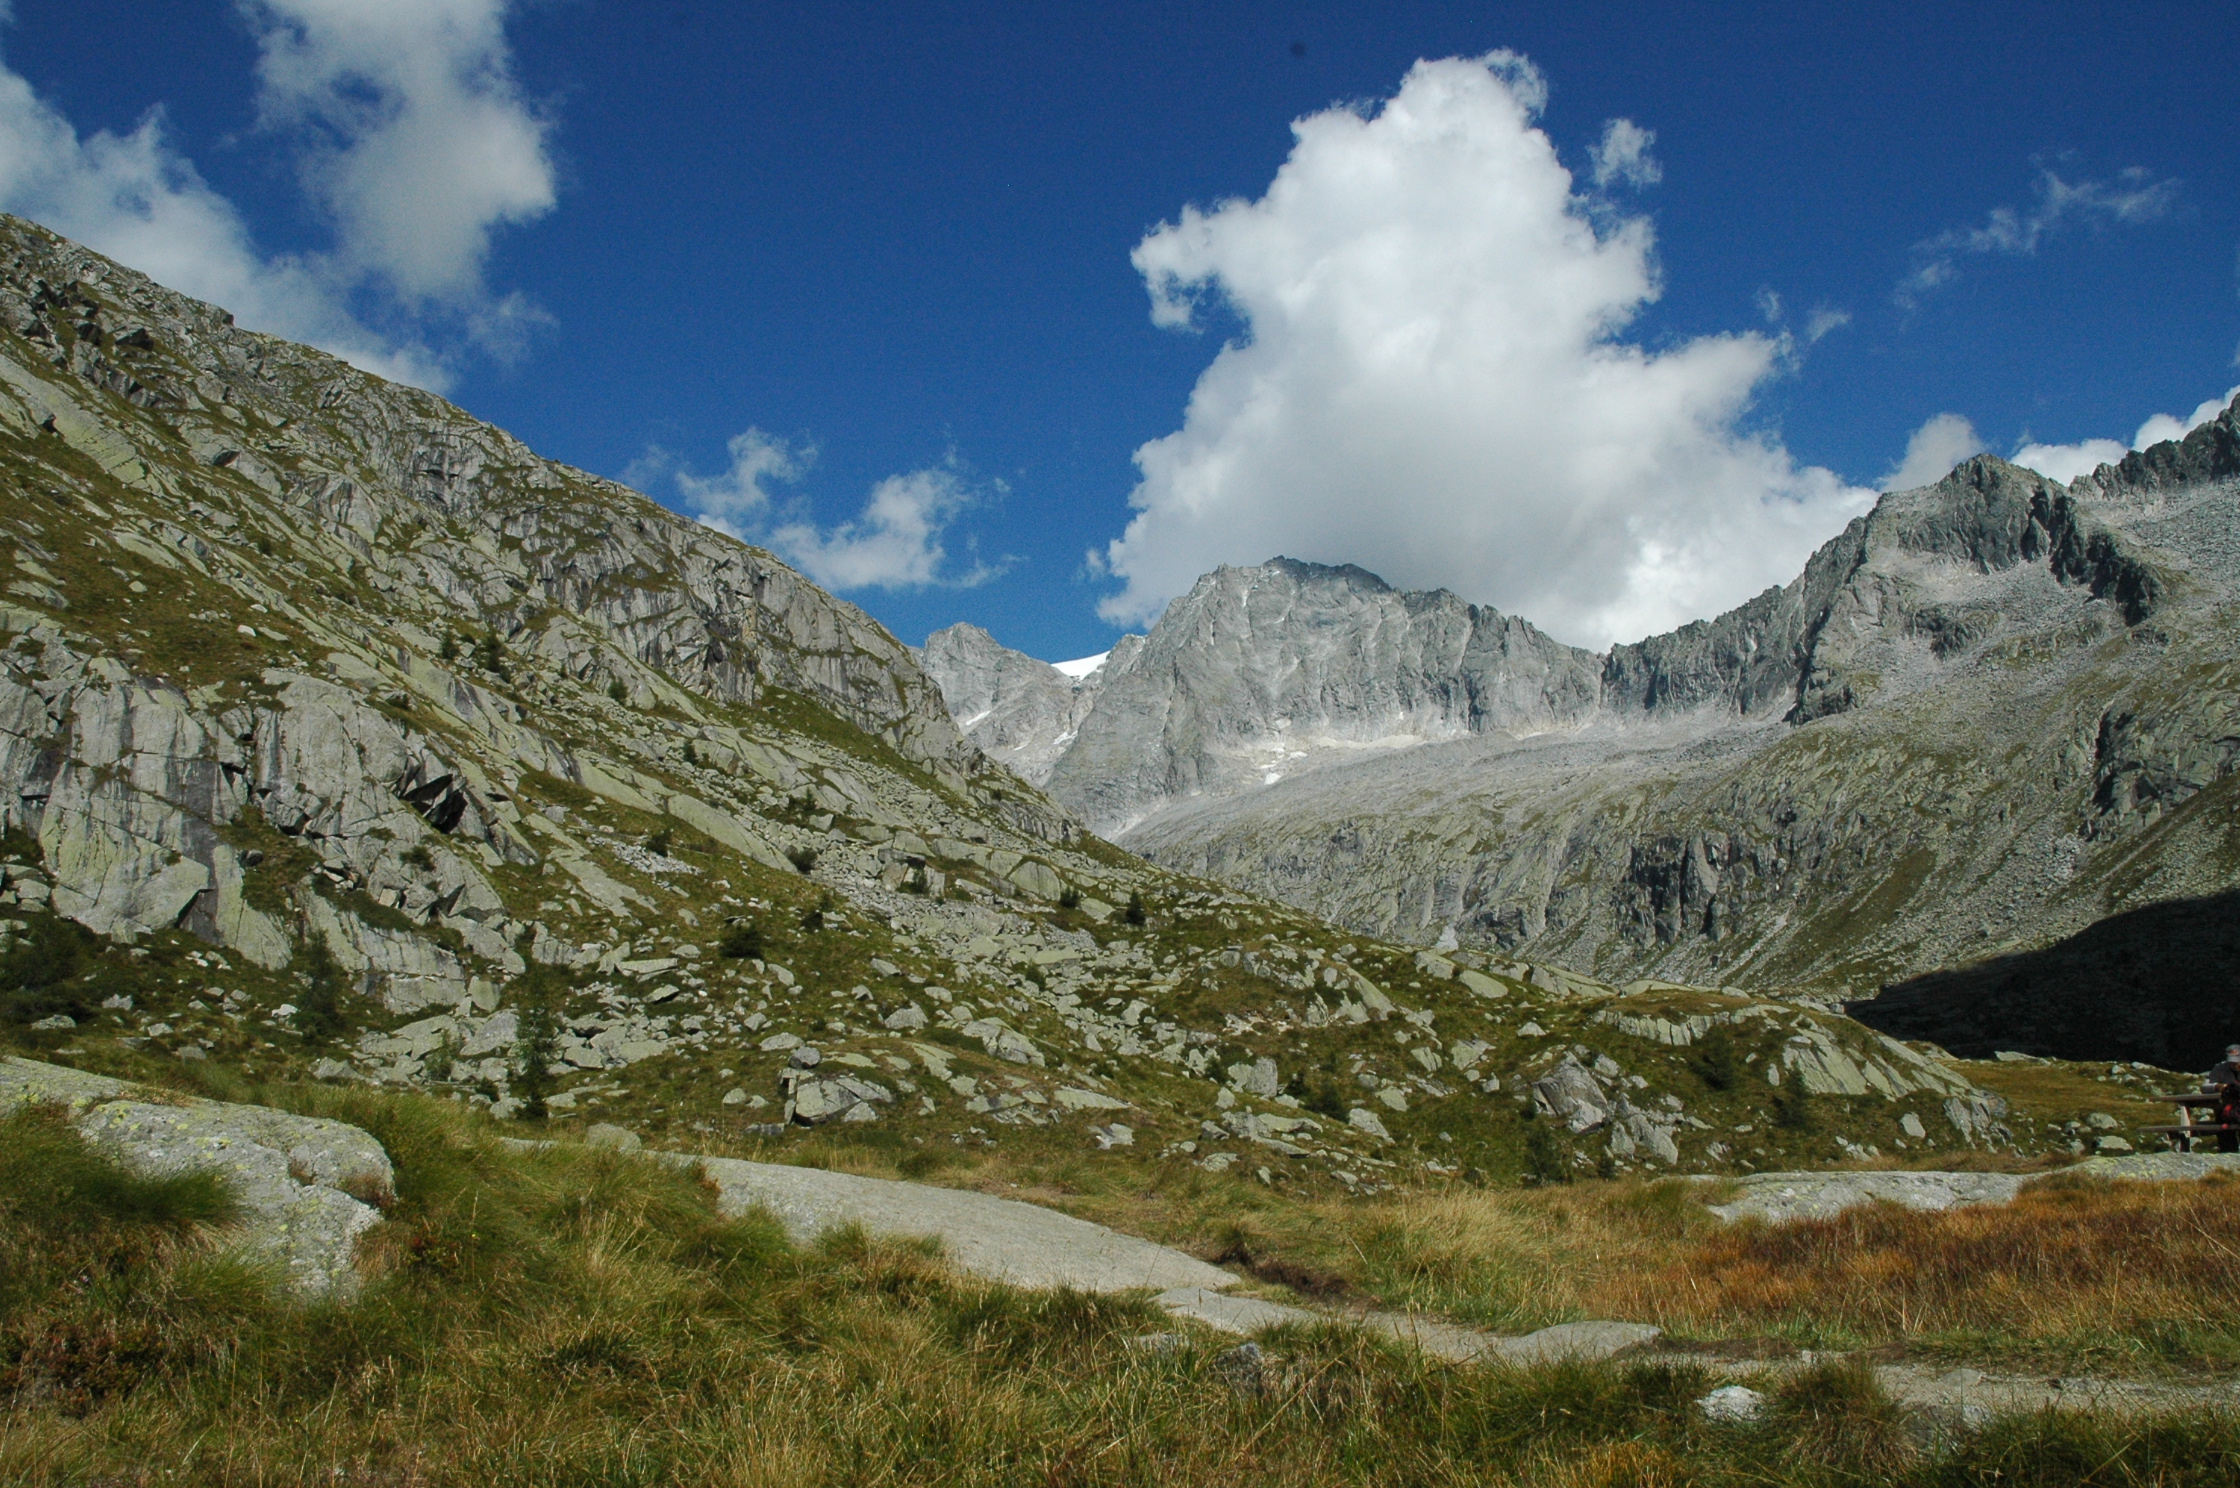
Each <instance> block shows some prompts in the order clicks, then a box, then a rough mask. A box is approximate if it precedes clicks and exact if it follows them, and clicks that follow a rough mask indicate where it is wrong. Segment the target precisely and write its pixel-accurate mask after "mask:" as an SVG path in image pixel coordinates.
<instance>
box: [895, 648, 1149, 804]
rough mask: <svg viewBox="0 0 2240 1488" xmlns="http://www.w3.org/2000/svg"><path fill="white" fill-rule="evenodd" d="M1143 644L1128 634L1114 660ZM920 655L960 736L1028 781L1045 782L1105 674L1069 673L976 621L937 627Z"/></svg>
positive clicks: (1093, 700) (1036, 783) (1077, 726)
mask: <svg viewBox="0 0 2240 1488" xmlns="http://www.w3.org/2000/svg"><path fill="white" fill-rule="evenodd" d="M1141 644H1142V637H1140V636H1130V637H1128V638H1127V639H1126V640H1124V641H1123V642H1122V643H1121V645H1120V647H1118V648H1116V650H1115V652H1114V658H1112V659H1118V660H1119V661H1120V664H1121V665H1122V666H1125V665H1126V664H1127V663H1126V658H1127V656H1128V654H1129V653H1130V651H1131V650H1132V649H1133V648H1134V647H1135V646H1138V645H1141ZM919 659H920V661H921V662H922V663H923V664H924V666H925V670H926V675H927V676H929V677H931V678H932V679H933V680H934V682H935V683H936V684H937V685H938V686H939V687H940V689H941V694H942V697H943V698H944V700H945V701H946V702H947V704H948V708H949V713H950V716H951V717H952V718H953V719H954V720H955V721H956V725H957V727H958V728H959V729H961V730H963V732H964V735H965V737H966V738H968V739H970V740H971V741H972V742H973V744H974V745H975V746H977V747H978V748H979V749H980V750H982V751H983V752H984V753H986V754H987V756H988V757H989V758H990V759H993V760H995V761H996V762H997V763H999V764H1001V765H1004V766H1006V767H1008V768H1009V769H1010V770H1011V771H1012V772H1013V773H1015V774H1017V775H1018V776H1019V777H1020V778H1021V779H1023V780H1025V781H1027V782H1029V783H1030V784H1033V785H1047V784H1048V783H1049V780H1050V770H1051V767H1052V766H1054V765H1056V764H1057V762H1058V757H1059V756H1060V755H1062V754H1064V753H1065V751H1066V746H1067V745H1069V744H1071V743H1072V742H1073V740H1074V736H1075V734H1077V733H1078V732H1079V731H1080V728H1081V720H1082V719H1083V718H1084V717H1086V716H1087V714H1088V712H1089V709H1090V707H1091V705H1093V704H1094V703H1095V702H1096V698H1097V688H1098V686H1099V685H1100V684H1101V683H1102V681H1103V680H1104V676H1105V669H1104V668H1101V667H1100V668H1099V669H1098V670H1096V671H1094V672H1091V673H1090V674H1089V675H1088V676H1086V677H1069V676H1067V675H1066V674H1065V673H1064V672H1061V671H1059V670H1058V669H1057V668H1056V667H1054V666H1052V665H1050V664H1049V663H1048V662H1046V661H1037V660H1035V659H1034V658H1033V657H1031V656H1028V655H1027V654H1025V653H1024V652H1020V651H1013V650H1011V649H1010V648H1008V647H1006V646H1003V645H1001V644H999V643H998V642H997V640H996V638H995V637H994V636H992V635H989V634H988V633H987V632H986V631H984V630H982V629H981V628H980V627H979V626H977V625H961V624H960V625H952V626H950V627H948V628H947V629H946V630H937V631H935V632H934V633H933V634H932V635H930V636H927V637H926V645H925V650H924V652H923V653H921V655H920V658H919ZM1110 660H1111V659H1108V663H1107V664H1108V665H1109V664H1110Z"/></svg>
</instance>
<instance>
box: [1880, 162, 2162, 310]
mask: <svg viewBox="0 0 2240 1488" xmlns="http://www.w3.org/2000/svg"><path fill="white" fill-rule="evenodd" d="M2031 195H2032V198H2033V200H2032V202H2031V204H2030V206H2029V207H2027V208H2015V207H1994V208H1992V209H1991V211H1990V213H1989V214H1988V215H1987V216H1986V217H1985V218H1984V220H1983V221H1982V222H1981V223H1978V224H1977V225H1975V226H1973V227H1958V228H1952V229H1950V230H1949V231H1946V232H1941V233H1938V234H1937V235H1936V236H1935V237H1933V238H1926V239H1924V240H1923V241H1921V242H1919V243H1916V244H1915V245H1914V246H1913V267H1912V269H1910V270H1909V271H1908V272H1907V274H1906V276H1905V277H1904V278H1903V279H1901V280H1899V281H1898V286H1897V288H1896V289H1894V290H1892V291H1891V298H1892V299H1893V300H1894V301H1896V302H1897V304H1898V305H1899V307H1900V308H1902V309H1907V310H1911V309H1913V308H1914V307H1915V306H1916V305H1918V304H1919V303H1920V302H1921V298H1922V296H1924V295H1927V294H1930V293H1932V292H1934V291H1936V290H1938V289H1941V288H1943V287H1944V286H1945V285H1947V284H1950V283H1952V281H1953V280H1955V279H1957V278H1959V277H1960V260H1961V259H1963V258H1967V257H1980V256H1983V255H1987V254H1997V255H2006V256H2010V257H2029V256H2031V255H2034V254H2035V253H2037V251H2038V246H2039V245H2040V244H2041V243H2043V242H2044V241H2045V240H2046V239H2047V238H2048V237H2049V236H2051V235H2052V234H2053V233H2055V232H2057V231H2058V230H2059V229H2061V228H2062V227H2063V226H2065V225H2066V224H2068V223H2071V222H2085V223H2090V224H2093V225H2096V226H2102V227H2109V226H2135V225H2137V224H2140V223H2146V222H2155V221H2159V220H2160V219H2162V218H2164V217H2167V216H2168V215H2169V214H2170V209H2171V208H2172V207H2173V206H2174V205H2175V204H2176V203H2177V199H2178V182H2177V181H2175V180H2167V179H2166V180H2156V179H2155V178H2154V176H2153V174H2152V173H2151V172H2149V171H2147V170H2145V169H2144V168H2142V167H2139V166H2133V167H2132V168H2131V169H2129V170H2126V171H2124V172H2123V173H2122V174H2120V175H2118V176H2117V177H2116V178H2115V179H2114V180H2112V181H2093V180H2081V181H2071V180H2067V179H2065V178H2064V177H2062V176H2061V175H2060V174H2058V173H2057V172H2055V171H2053V170H2051V169H2048V168H2045V167H2040V169H2039V171H2038V178H2037V180H2036V181H2035V182H2033V183H2032V186H2031Z"/></svg>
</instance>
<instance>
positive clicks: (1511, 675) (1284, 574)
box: [1049, 558, 1600, 832]
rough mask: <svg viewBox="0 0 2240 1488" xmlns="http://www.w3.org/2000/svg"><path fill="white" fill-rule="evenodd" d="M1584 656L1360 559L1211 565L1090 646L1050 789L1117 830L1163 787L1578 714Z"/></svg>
mask: <svg viewBox="0 0 2240 1488" xmlns="http://www.w3.org/2000/svg"><path fill="white" fill-rule="evenodd" d="M1599 666H1600V662H1599V659H1598V658H1596V657H1595V656H1593V655H1592V654H1591V653H1589V652H1584V651H1580V650H1578V649H1577V648H1576V647H1572V646H1565V645H1563V644H1561V643H1560V642H1557V641H1554V640H1551V639H1550V638H1548V637H1547V636H1545V635H1543V634H1541V633H1540V632H1539V631H1538V630H1535V629H1534V628H1533V627H1532V626H1530V625H1528V624H1526V623H1525V622H1523V621H1521V620H1517V619H1515V618H1513V617H1511V616H1505V615H1502V614H1500V613H1498V612H1497V611H1494V610H1490V609H1486V608H1484V607H1482V606H1478V605H1468V604H1464V603H1463V602H1462V601H1461V600H1459V599H1457V598H1456V597H1455V596H1454V595H1452V594H1450V593H1447V592H1446V591H1444V590H1440V591H1438V592H1435V593H1429V594H1410V593H1403V592H1401V591H1400V590H1397V589H1394V588H1392V587H1391V586H1390V585H1389V584H1386V583H1385V582H1384V581H1383V580H1382V579H1379V578H1378V577H1376V575H1374V574H1371V573H1368V572H1367V571H1365V570H1363V569H1359V568H1354V567H1351V566H1348V567H1344V568H1330V567H1326V566H1324V565H1321V564H1316V563H1301V562H1297V561H1295V560H1292V559H1288V558H1278V559H1275V560H1273V561H1272V562H1269V563H1266V564H1262V565H1260V566H1259V567H1257V568H1226V567H1225V568H1220V569H1217V570H1215V571H1214V572H1213V573H1210V574H1208V575H1206V576H1205V577H1204V578H1202V579H1200V580H1199V581H1198V583H1197V585H1196V586H1195V587H1194V588H1192V589H1191V591H1190V593H1188V594H1187V595H1184V596H1183V597H1182V598H1180V599H1178V600H1176V601H1175V602H1174V603H1173V604H1172V605H1170V606H1169V607H1168V608H1167V612H1166V614H1165V615H1164V616H1162V617H1161V619H1160V621H1159V623H1158V625H1156V626H1155V627H1153V629H1152V632H1151V634H1150V635H1149V636H1148V637H1146V638H1145V639H1144V640H1143V642H1142V644H1141V645H1140V646H1136V647H1133V648H1130V649H1129V650H1128V651H1127V652H1126V653H1125V654H1122V653H1121V652H1117V651H1116V652H1115V653H1114V655H1113V657H1112V659H1111V660H1109V661H1107V662H1106V663H1105V666H1104V668H1103V670H1102V672H1101V673H1100V681H1099V684H1098V687H1097V692H1096V696H1095V699H1094V702H1093V703H1092V705H1091V706H1090V708H1089V710H1088V712H1087V715H1086V716H1085V717H1084V718H1083V719H1082V720H1081V722H1080V723H1079V725H1078V730H1079V732H1078V734H1077V736H1076V737H1075V738H1074V740H1073V741H1072V742H1071V743H1070V745H1068V746H1067V748H1066V749H1065V751H1064V753H1063V754H1062V755H1061V756H1060V757H1059V759H1058V760H1057V763H1056V765H1055V767H1054V768H1053V769H1052V770H1051V772H1050V775H1049V789H1050V792H1051V794H1052V795H1053V796H1055V797H1056V798H1057V799H1058V800H1060V801H1062V802H1064V803H1065V804H1067V805H1069V806H1071V807H1072V808H1073V809H1074V810H1076V811H1079V812H1080V813H1081V814H1082V815H1083V816H1084V817H1086V818H1087V819H1088V820H1089V821H1090V822H1091V824H1092V825H1095V826H1097V827H1099V828H1100V829H1101V830H1106V831H1108V832H1118V831H1122V830H1124V829H1125V828H1126V827H1128V826H1130V825H1132V824H1133V823H1135V822H1136V821H1139V820H1141V819H1143V818H1144V817H1146V816H1147V815H1149V814H1151V813H1153V812H1155V811H1157V810H1159V809H1160V808H1162V807H1163V806H1165V805H1166V804H1168V803H1169V802H1171V801H1176V800H1183V799H1189V798H1193V797H1218V796H1224V795H1230V794H1235V793H1237V792H1240V791H1248V790H1257V789H1260V788H1261V787H1263V786H1266V785H1270V784H1273V783H1275V782H1276V781H1277V780H1281V779H1284V778H1286V777H1289V776H1293V775H1296V774H1300V773H1303V772H1306V771H1311V770H1313V769H1316V768H1319V767H1322V766H1324V765H1327V764H1330V763H1332V762H1335V761H1338V760H1342V759H1348V758H1358V757H1361V756H1363V755H1369V754H1376V753H1381V752H1386V751H1390V750H1393V749H1399V748H1405V747H1408V746H1410V745H1414V744H1420V743H1423V742H1425V741H1427V740H1437V739H1452V738H1462V737H1468V736H1472V735H1479V734H1501V733H1532V732H1538V731H1541V730H1544V729H1548V728H1555V727H1561V726H1565V725H1569V724H1573V723H1576V722H1577V721H1579V720H1580V719H1581V718H1583V717H1584V716H1586V714H1587V713H1589V712H1590V711H1591V710H1592V709H1593V707H1594V704H1595V696H1596V674H1597V671H1598V670H1599Z"/></svg>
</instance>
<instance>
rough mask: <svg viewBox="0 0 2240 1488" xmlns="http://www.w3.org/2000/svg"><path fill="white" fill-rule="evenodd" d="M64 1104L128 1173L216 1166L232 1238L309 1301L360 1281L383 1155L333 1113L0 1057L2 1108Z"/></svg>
mask: <svg viewBox="0 0 2240 1488" xmlns="http://www.w3.org/2000/svg"><path fill="white" fill-rule="evenodd" d="M32 1103H39V1104H56V1105H60V1106H63V1107H64V1108H66V1109H67V1110H68V1111H69V1112H70V1119H71V1124H72V1125H74V1126H75V1127H76V1128H77V1129H78V1131H79V1132H80V1133H82V1134H83V1135H84V1136H85V1138H86V1139H87V1140H88V1141H89V1142H91V1143H93V1144H94V1145H95V1146H97V1147H101V1148H103V1149H105V1150H107V1151H109V1152H111V1153H113V1154H115V1155H116V1157H117V1158H118V1159H119V1160H120V1161H122V1162H123V1163H124V1164H125V1166H126V1167H128V1168H130V1169H131V1170H133V1171H134V1172H138V1173H143V1174H148V1175H165V1174H172V1173H187V1172H197V1171H214V1172H217V1173H218V1174H220V1175H221V1176H223V1177H224V1179H225V1180H226V1183H227V1186H228V1187H229V1188H230V1189H231V1191H232V1192H233V1194H234V1196H235V1198H236V1199H237V1200H238V1201H239V1202H240V1204H241V1207H242V1210H243V1216H242V1220H241V1222H240V1226H239V1229H238V1232H237V1235H236V1237H235V1238H234V1240H233V1245H234V1248H235V1249H236V1250H237V1251H238V1252H239V1253H240V1254H241V1255H243V1256H244V1257H245V1258H247V1259H249V1260H251V1261H253V1262H256V1263H259V1264H263V1265H268V1266H270V1267H272V1268H273V1270H274V1271H275V1272H276V1273H277V1275H278V1277H279V1278H280V1280H281V1284H282V1285H283V1286H284V1287H285V1289H286V1290H288V1291H289V1292H291V1293H292V1294H294V1295H296V1296H299V1297H302V1298H304V1299H306V1300H311V1301H318V1300H326V1299H329V1298H335V1299H347V1298H349V1297H351V1296H353V1295H355V1293H356V1291H357V1289H358V1274H357V1270H356V1267H355V1258H356V1254H357V1245H358V1238H359V1237H360V1236H361V1235H363V1234H364V1233H365V1232H366V1231H367V1230H370V1229H372V1228H373V1227H374V1226H375V1225H377V1224H379V1223H380V1222H381V1212H380V1210H379V1209H377V1208H375V1207H374V1204H373V1203H369V1202H367V1201H368V1200H375V1201H378V1202H384V1203H385V1202H387V1200H388V1196H389V1194H390V1193H391V1192H392V1191H393V1189H394V1184H395V1176H396V1175H395V1174H394V1172H393V1171H392V1170H391V1168H390V1166H389V1154H388V1153H387V1152H385V1151H383V1150H382V1147H381V1144H380V1143H379V1142H376V1141H375V1140H374V1139H373V1138H372V1137H370V1136H368V1135H367V1134H366V1133H365V1132H363V1131H360V1130H359V1129H358V1128H356V1127H354V1126H346V1125H344V1124H343V1123H342V1122H339V1121H327V1120H323V1119H321V1118H319V1117H315V1116H296V1115H292V1114H290V1113H288V1112H285V1111H276V1110H272V1109H270V1108H268V1107H264V1106H242V1105H233V1104H230V1103H227V1102H223V1101H211V1100H197V1099H192V1098H187V1097H182V1096H176V1095H172V1094H170V1093H169V1092H156V1091H146V1090H142V1089H139V1088H138V1087H135V1086H131V1085H128V1084H126V1083H125V1082H123V1081H121V1080H111V1079H108V1078H106V1077H104V1076H100V1075H90V1074H86V1073H85V1072H83V1071H81V1070H74V1069H67V1068H64V1067H62V1066H59V1065H51V1064H41V1063H37V1062H35V1061H33V1060H28V1059H13V1058H7V1059H0V1110H6V1109H12V1108H14V1107H17V1106H21V1105H26V1104H32Z"/></svg>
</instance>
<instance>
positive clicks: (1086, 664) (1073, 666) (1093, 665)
mask: <svg viewBox="0 0 2240 1488" xmlns="http://www.w3.org/2000/svg"><path fill="white" fill-rule="evenodd" d="M1111 654H1112V653H1111V652H1110V651H1099V652H1098V653H1097V654H1096V655H1094V656H1083V657H1079V658H1077V659H1075V660H1073V661H1053V662H1051V663H1050V665H1051V666H1052V667H1054V668H1056V669H1057V670H1058V671H1061V672H1063V673H1065V674H1066V675H1067V676H1069V677H1071V678H1073V680H1074V681H1076V682H1078V681H1080V680H1081V679H1082V678H1083V677H1086V676H1088V675H1089V674H1090V673H1091V672H1093V671H1095V670H1096V669H1097V668H1098V667H1101V666H1103V665H1104V659H1105V658H1106V657H1108V656H1110V655H1111Z"/></svg>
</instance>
